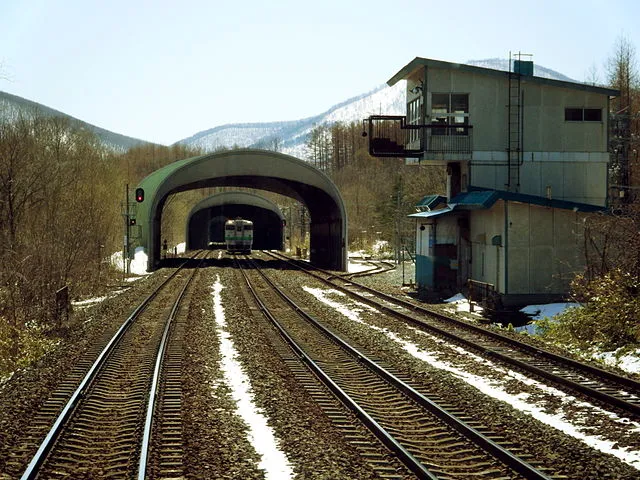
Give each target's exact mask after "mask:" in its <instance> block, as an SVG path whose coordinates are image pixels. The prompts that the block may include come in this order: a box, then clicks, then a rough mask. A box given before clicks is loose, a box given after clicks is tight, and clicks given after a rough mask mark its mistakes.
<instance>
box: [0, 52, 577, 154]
mask: <svg viewBox="0 0 640 480" xmlns="http://www.w3.org/2000/svg"><path fill="white" fill-rule="evenodd" d="M467 64H468V65H474V66H478V67H484V68H492V69H494V70H504V71H508V70H509V60H507V59H502V58H489V59H485V60H469V61H468V62H467ZM534 75H536V76H538V77H544V78H551V79H555V80H562V81H565V82H575V80H572V79H571V78H569V77H567V76H565V75H562V74H561V73H558V72H556V71H554V70H551V69H549V68H545V67H543V66H541V65H535V63H534ZM18 110H27V111H37V112H40V114H43V115H48V116H62V117H67V118H69V119H70V120H71V121H72V123H73V124H75V125H76V126H78V127H79V128H83V129H87V130H90V131H92V132H94V133H95V134H96V135H97V136H98V138H99V139H100V140H101V141H102V142H103V144H105V145H106V146H108V147H109V148H112V149H114V150H116V151H126V150H127V149H129V148H131V147H133V146H136V145H141V144H146V143H148V142H145V141H143V140H139V139H137V138H132V137H127V136H125V135H120V134H117V133H114V132H110V131H109V130H105V129H102V128H100V127H96V126H95V125H91V124H89V123H86V122H83V121H81V120H78V119H76V118H74V117H71V116H70V115H67V114H65V113H62V112H59V111H58V110H54V109H52V108H49V107H46V106H44V105H41V104H39V103H36V102H32V101H30V100H26V99H24V98H21V97H17V96H15V95H11V94H8V93H5V92H1V91H0V118H7V117H11V116H13V115H15V114H16V112H17V111H18ZM376 114H384V115H405V114H406V100H405V82H404V81H401V82H398V83H397V84H396V85H394V86H393V87H389V86H387V85H382V86H379V87H378V88H375V89H374V90H372V91H370V92H368V93H365V94H362V95H358V96H356V97H353V98H350V99H348V100H345V101H343V102H341V103H339V104H337V105H334V106H333V107H331V108H330V109H329V110H327V111H326V112H324V113H320V114H318V115H315V116H313V117H308V118H303V119H301V120H292V121H281V122H263V123H234V124H227V125H221V126H218V127H214V128H211V129H209V130H205V131H202V132H198V133H196V134H195V135H193V136H191V137H188V138H185V139H183V140H180V141H178V142H176V143H177V144H181V145H186V146H192V147H196V148H200V149H202V150H203V151H205V152H211V151H213V150H215V149H217V148H220V147H227V148H231V147H234V146H238V147H242V148H264V149H274V148H275V149H277V150H278V151H281V152H283V153H287V154H289V155H293V156H295V157H298V158H302V159H305V158H309V156H308V155H307V147H306V144H307V141H308V138H309V135H310V133H311V131H312V130H313V129H314V128H315V127H316V126H318V125H325V124H326V125H331V124H333V123H335V122H345V123H351V122H361V121H362V120H363V119H365V118H367V117H368V116H369V115H376Z"/></svg>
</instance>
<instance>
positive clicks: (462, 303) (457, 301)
mask: <svg viewBox="0 0 640 480" xmlns="http://www.w3.org/2000/svg"><path fill="white" fill-rule="evenodd" d="M444 302H445V303H449V304H451V305H453V306H454V307H455V310H452V312H453V313H455V312H456V311H458V312H470V313H472V314H476V315H478V316H482V310H483V308H482V307H481V306H480V305H478V304H476V303H474V304H473V312H471V302H469V300H467V298H466V297H465V296H464V295H462V294H461V293H458V294H456V295H454V296H453V297H450V298H447V299H446V300H445V301H444Z"/></svg>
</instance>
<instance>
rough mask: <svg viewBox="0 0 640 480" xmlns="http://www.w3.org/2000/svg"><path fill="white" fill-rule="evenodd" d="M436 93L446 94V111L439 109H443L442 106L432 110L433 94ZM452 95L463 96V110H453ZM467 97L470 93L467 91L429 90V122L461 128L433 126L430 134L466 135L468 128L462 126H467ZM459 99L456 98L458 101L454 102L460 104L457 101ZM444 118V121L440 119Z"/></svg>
mask: <svg viewBox="0 0 640 480" xmlns="http://www.w3.org/2000/svg"><path fill="white" fill-rule="evenodd" d="M436 95H441V96H446V97H447V102H446V112H445V111H441V110H443V109H442V108H440V109H438V110H437V111H436V110H434V96H436ZM454 97H462V98H464V102H462V105H463V108H465V109H464V110H462V111H460V110H454ZM469 97H470V94H469V93H461V92H431V123H432V124H438V123H441V124H442V125H451V126H456V125H457V126H459V127H461V128H456V129H453V128H451V129H449V128H446V129H444V128H443V129H438V128H434V129H432V130H431V134H432V135H462V136H467V135H468V134H469V133H468V129H467V128H462V127H468V126H469V117H470V115H469V104H470V102H469ZM459 100H460V99H458V102H455V104H456V105H461V103H460V102H459ZM440 104H442V102H440ZM459 119H462V122H460V121H458V120H459ZM442 120H444V121H442Z"/></svg>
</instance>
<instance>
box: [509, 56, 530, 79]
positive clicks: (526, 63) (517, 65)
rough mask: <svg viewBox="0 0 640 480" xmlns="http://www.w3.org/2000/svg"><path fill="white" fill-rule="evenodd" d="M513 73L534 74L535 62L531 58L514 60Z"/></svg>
mask: <svg viewBox="0 0 640 480" xmlns="http://www.w3.org/2000/svg"><path fill="white" fill-rule="evenodd" d="M513 73H518V74H520V75H528V76H530V77H532V76H533V62H532V61H531V60H514V61H513Z"/></svg>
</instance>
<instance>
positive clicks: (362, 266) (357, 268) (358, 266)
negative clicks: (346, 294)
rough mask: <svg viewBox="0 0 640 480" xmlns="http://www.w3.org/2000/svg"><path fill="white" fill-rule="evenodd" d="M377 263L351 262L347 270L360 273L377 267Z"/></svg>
mask: <svg viewBox="0 0 640 480" xmlns="http://www.w3.org/2000/svg"><path fill="white" fill-rule="evenodd" d="M375 268H376V266H375V265H371V264H370V263H360V262H351V261H350V262H349V267H348V269H347V271H348V272H349V273H358V272H366V271H367V270H373V269H375Z"/></svg>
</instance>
